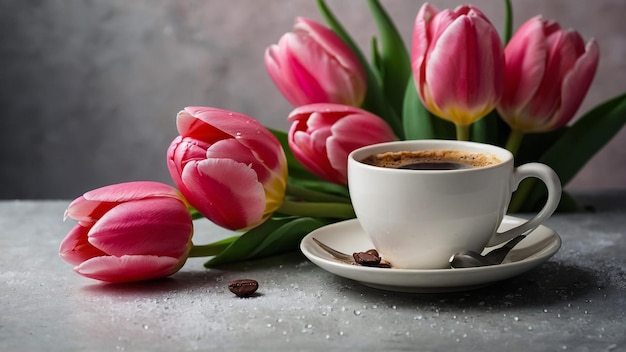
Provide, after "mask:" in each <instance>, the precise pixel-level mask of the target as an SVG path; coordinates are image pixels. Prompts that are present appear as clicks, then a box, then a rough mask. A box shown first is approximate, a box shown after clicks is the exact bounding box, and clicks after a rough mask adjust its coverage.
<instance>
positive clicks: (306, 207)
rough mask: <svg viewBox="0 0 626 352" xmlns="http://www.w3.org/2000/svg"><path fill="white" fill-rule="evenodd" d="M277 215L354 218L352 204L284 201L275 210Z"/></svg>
mask: <svg viewBox="0 0 626 352" xmlns="http://www.w3.org/2000/svg"><path fill="white" fill-rule="evenodd" d="M276 211H277V212H278V213H283V214H287V215H295V216H307V217H314V218H317V217H321V218H335V219H352V218H354V217H355V215H354V209H353V208H352V204H349V203H324V202H295V201H291V200H285V201H283V203H282V204H281V206H280V207H279V208H278V210H276Z"/></svg>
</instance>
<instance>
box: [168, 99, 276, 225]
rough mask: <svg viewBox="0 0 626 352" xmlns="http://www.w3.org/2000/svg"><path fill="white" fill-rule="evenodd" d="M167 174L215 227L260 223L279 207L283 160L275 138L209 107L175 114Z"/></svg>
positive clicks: (251, 123) (250, 123)
mask: <svg viewBox="0 0 626 352" xmlns="http://www.w3.org/2000/svg"><path fill="white" fill-rule="evenodd" d="M176 125H177V128H178V132H179V133H180V136H178V137H177V138H176V139H174V141H173V142H172V144H171V145H170V148H169V149H168V151H167V159H168V163H167V165H168V169H169V171H170V175H171V176H172V178H173V180H174V183H175V184H176V186H177V187H178V189H180V191H181V193H182V194H183V195H184V196H185V198H186V199H187V201H188V202H189V203H190V204H191V205H192V206H193V207H195V208H196V209H197V210H198V211H199V212H200V213H201V214H202V215H204V216H205V217H207V218H208V219H209V220H211V221H213V222H214V223H216V224H217V225H220V226H222V227H225V228H228V229H231V230H239V229H245V228H251V227H254V226H256V225H258V224H260V223H262V222H263V221H265V220H266V219H267V218H268V217H269V216H270V215H271V214H272V213H273V212H274V211H275V210H276V209H277V208H278V207H279V206H280V205H281V204H282V202H283V199H284V196H285V190H286V186H287V160H286V157H285V153H284V151H283V149H282V147H281V145H280V143H279V142H278V140H277V139H276V137H274V135H272V133H271V132H270V131H268V130H267V129H266V128H265V127H263V125H261V124H260V123H259V122H258V121H256V120H254V119H252V118H251V117H248V116H246V115H243V114H239V113H235V112H231V111H226V110H220V109H215V108H208V107H187V108H185V109H184V110H182V111H180V112H179V113H178V116H177V117H176Z"/></svg>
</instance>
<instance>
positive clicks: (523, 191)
mask: <svg viewBox="0 0 626 352" xmlns="http://www.w3.org/2000/svg"><path fill="white" fill-rule="evenodd" d="M524 181H525V182H522V183H520V185H519V187H518V188H517V190H516V191H515V193H513V197H512V198H511V204H509V212H510V213H519V212H522V211H525V210H526V209H524V205H527V204H526V202H527V199H528V197H529V196H530V192H531V191H532V189H533V187H534V186H535V179H528V180H524Z"/></svg>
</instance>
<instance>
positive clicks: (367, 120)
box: [289, 104, 396, 184]
mask: <svg viewBox="0 0 626 352" xmlns="http://www.w3.org/2000/svg"><path fill="white" fill-rule="evenodd" d="M289 121H291V122H293V123H292V125H291V128H290V129H289V148H290V149H291V151H292V152H293V154H294V156H295V157H296V159H298V161H300V163H302V165H303V166H304V167H306V168H307V169H308V170H309V171H310V172H311V173H313V174H314V175H316V176H318V177H320V178H322V179H325V180H327V181H330V182H334V183H338V184H346V183H347V173H348V171H347V169H348V154H350V152H352V151H353V150H355V149H357V148H360V147H363V146H366V145H369V144H374V143H381V142H389V141H393V140H396V137H395V135H394V134H393V131H392V130H391V128H390V127H389V125H387V123H386V122H385V121H384V120H383V119H381V118H380V117H378V116H376V115H374V114H371V113H369V112H367V111H365V110H362V109H359V108H356V107H352V106H347V105H339V104H310V105H305V106H301V107H299V108H296V109H295V110H294V111H292V112H291V114H290V115H289Z"/></svg>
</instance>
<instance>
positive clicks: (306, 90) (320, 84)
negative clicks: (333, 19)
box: [265, 17, 367, 106]
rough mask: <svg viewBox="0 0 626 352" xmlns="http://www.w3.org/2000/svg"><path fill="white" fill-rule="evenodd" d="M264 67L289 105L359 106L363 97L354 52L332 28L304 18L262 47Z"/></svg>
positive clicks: (363, 86)
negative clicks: (275, 43) (268, 45)
mask: <svg viewBox="0 0 626 352" xmlns="http://www.w3.org/2000/svg"><path fill="white" fill-rule="evenodd" d="M265 67H266V69H267V72H268V73H269V75H270V77H271V78H272V80H273V81H274V83H275V84H276V86H277V87H278V89H279V90H280V92H281V93H282V94H283V96H285V98H286V99H287V100H288V101H289V102H290V103H291V104H292V105H293V106H301V105H306V104H312V103H338V104H347V105H352V106H360V105H361V103H362V102H363V99H364V98H365V91H366V89H367V83H366V82H367V77H366V74H365V69H364V68H363V66H362V65H361V62H360V61H359V59H358V58H357V56H356V55H355V54H354V53H353V52H352V50H350V47H348V45H346V44H345V43H344V42H343V41H342V40H341V38H339V36H337V34H335V33H334V32H333V31H332V30H330V29H329V28H327V27H324V26H323V25H321V24H319V23H317V22H315V21H313V20H310V19H307V18H302V17H298V18H296V23H295V25H294V28H293V31H292V32H289V33H286V34H284V35H283V36H282V37H281V38H280V40H279V42H278V44H277V45H272V46H270V47H268V48H267V49H266V51H265Z"/></svg>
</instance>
